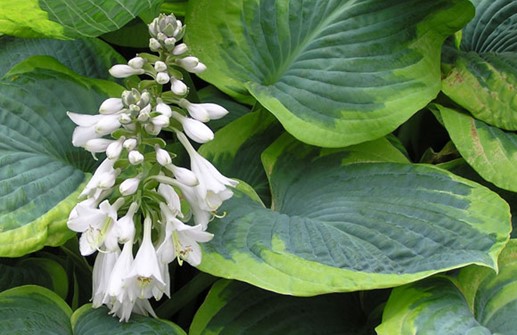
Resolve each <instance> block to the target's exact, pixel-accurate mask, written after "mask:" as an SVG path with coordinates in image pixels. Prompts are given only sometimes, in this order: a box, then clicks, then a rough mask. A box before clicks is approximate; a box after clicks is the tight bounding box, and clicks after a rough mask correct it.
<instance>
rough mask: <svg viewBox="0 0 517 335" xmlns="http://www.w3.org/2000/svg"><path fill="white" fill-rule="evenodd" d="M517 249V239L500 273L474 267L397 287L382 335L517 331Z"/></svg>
mask: <svg viewBox="0 0 517 335" xmlns="http://www.w3.org/2000/svg"><path fill="white" fill-rule="evenodd" d="M516 252H517V243H516V242H515V241H514V240H512V241H511V242H510V243H509V244H508V246H507V247H506V248H505V249H504V251H503V253H502V254H501V257H500V258H499V273H498V274H496V273H495V272H494V271H492V270H490V269H487V268H481V267H478V266H470V267H467V268H465V269H462V270H461V271H460V273H459V275H458V277H457V278H456V277H438V278H432V279H427V280H425V281H422V282H419V283H415V284H411V285H407V286H403V287H400V288H396V289H394V290H393V293H392V294H391V296H390V299H389V300H388V303H387V305H386V308H385V310H384V315H383V323H382V324H381V325H380V326H379V327H377V329H376V330H377V332H378V334H380V335H384V334H385V335H391V334H400V335H406V334H407V335H409V334H447V335H464V334H480V335H481V334H487V335H490V334H501V335H506V334H508V335H509V334H515V330H516V329H517V319H516V318H515V312H516V311H517V294H516V292H517V291H516V290H515V287H516V286H517V280H516V278H517V257H516V255H517V253H516Z"/></svg>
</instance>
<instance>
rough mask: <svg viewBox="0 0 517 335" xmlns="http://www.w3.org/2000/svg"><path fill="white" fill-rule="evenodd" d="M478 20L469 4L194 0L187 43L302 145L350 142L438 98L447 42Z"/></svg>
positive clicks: (213, 74)
mask: <svg viewBox="0 0 517 335" xmlns="http://www.w3.org/2000/svg"><path fill="white" fill-rule="evenodd" d="M472 16H473V8H472V5H471V4H470V2H469V1H466V0H437V1H426V0H405V1H400V0H389V1H386V0H366V1H360V2H357V1H352V0H347V1H340V0H331V1H318V0H311V1H274V0H239V1H232V2H228V1H216V0H191V1H189V11H188V13H187V18H186V20H187V26H188V27H189V28H188V32H187V42H188V43H189V45H190V46H191V47H192V50H193V53H194V54H196V56H198V57H199V58H200V59H201V61H202V62H204V63H206V64H207V66H208V70H207V71H206V72H204V73H203V74H201V77H202V78H203V79H205V80H207V81H209V82H211V83H212V84H214V85H216V86H217V87H218V88H219V89H221V90H223V91H224V92H226V93H228V94H230V95H232V96H234V97H236V98H238V99H241V100H244V101H247V102H253V99H252V98H251V97H250V95H251V96H252V97H253V98H255V99H257V100H258V101H259V102H260V103H261V104H262V105H263V106H264V107H265V108H267V109H268V110H269V111H270V112H271V113H273V114H274V115H275V116H276V117H277V118H278V120H279V121H280V122H281V123H282V125H283V126H284V127H285V128H286V130H287V131H288V132H289V133H291V134H292V135H294V136H295V137H296V138H298V139H300V140H301V141H304V142H306V143H309V144H314V145H319V146H327V147H342V146H346V145H351V144H355V143H360V142H364V141H368V140H373V139H376V138H379V137H382V136H384V135H386V134H387V133H389V132H391V131H393V130H394V129H395V128H397V127H398V126H399V125H401V124H402V123H403V122H404V121H406V120H407V119H408V118H409V117H410V116H411V115H412V114H414V113H416V112H417V111H418V110H419V109H421V108H422V107H424V106H425V105H426V104H427V103H428V102H429V101H431V100H432V99H433V98H434V97H436V95H437V93H438V92H439V90H440V49H441V45H442V42H443V40H444V39H445V37H446V36H448V35H450V34H452V33H453V32H455V31H456V30H458V29H460V28H461V27H462V26H463V25H464V24H465V23H466V22H468V20H469V19H471V18H472Z"/></svg>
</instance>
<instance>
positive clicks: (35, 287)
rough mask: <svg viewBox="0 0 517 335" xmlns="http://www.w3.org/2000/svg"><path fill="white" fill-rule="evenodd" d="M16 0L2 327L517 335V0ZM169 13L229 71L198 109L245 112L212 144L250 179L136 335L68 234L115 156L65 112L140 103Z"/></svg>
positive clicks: (201, 96)
mask: <svg viewBox="0 0 517 335" xmlns="http://www.w3.org/2000/svg"><path fill="white" fill-rule="evenodd" d="M0 5H1V6H0V22H1V23H2V24H1V25H0V26H1V28H0V32H1V33H2V34H3V35H2V36H1V37H0V45H1V48H0V54H1V57H0V75H1V76H2V78H1V80H0V120H1V121H0V256H1V257H3V258H2V259H1V261H0V268H1V270H0V290H1V291H2V292H1V293H0V300H1V303H0V310H1V312H0V317H1V318H2V321H1V322H0V331H1V332H2V333H3V334H8V333H26V334H30V333H34V332H41V331H42V330H43V329H48V330H51V333H52V334H61V333H62V334H71V333H72V332H73V333H74V334H103V333H106V334H129V333H143V332H148V333H150V334H185V333H187V332H188V333H189V334H220V333H221V334H223V333H224V334H241V333H245V334H299V333H301V332H302V333H304V334H311V333H313V334H372V333H378V334H466V333H469V334H470V333H472V334H474V333H476V334H491V333H500V334H513V333H515V329H516V326H517V325H516V322H517V321H515V318H514V317H513V315H514V312H515V310H516V308H517V296H516V294H515V290H514V289H513V287H514V286H515V285H517V281H516V279H515V278H516V277H515V271H517V270H516V269H517V267H516V265H515V264H516V257H515V255H516V252H515V250H514V249H515V248H516V246H515V242H514V241H513V240H512V239H511V238H510V237H511V236H510V234H511V230H512V225H511V222H512V215H511V213H512V212H513V210H514V208H516V207H515V200H516V197H515V192H517V181H516V178H517V177H516V176H517V174H516V173H515V169H516V166H517V164H516V163H517V162H516V160H517V154H516V152H517V139H516V137H515V136H516V135H515V130H517V121H516V120H517V117H516V116H515V115H516V113H515V111H516V109H517V99H516V95H515V89H516V82H517V57H516V56H517V55H516V53H517V3H515V2H514V1H511V0H495V1H488V0H472V1H467V0H447V1H446V0H435V1H429V0H404V1H400V0H387V1H386V0H384V1H381V0H361V1H352V0H347V1H333V0H329V1H325V2H322V1H294V0H293V1H272V0H238V1H231V2H229V1H222V0H189V1H161V0H147V1H129V0H126V1H111V0H105V1H103V2H100V3H94V2H92V1H85V0H80V1H75V2H68V1H62V0H45V1H36V0H30V1H25V2H23V3H17V2H13V1H7V0H1V1H0ZM159 12H166V13H170V12H174V13H175V14H176V15H178V16H179V17H180V18H182V19H183V20H184V21H185V22H186V24H187V26H188V28H187V36H186V42H187V43H188V44H189V46H190V47H191V49H192V53H193V54H194V55H196V56H197V57H199V58H200V59H201V61H202V62H203V63H205V64H206V65H207V66H208V70H207V71H206V72H205V73H203V74H202V75H201V76H200V78H191V83H192V88H191V93H190V96H189V99H190V100H196V101H203V102H216V103H219V104H221V105H223V106H225V107H226V108H227V109H228V110H230V112H231V113H230V115H229V116H228V117H227V118H225V119H224V120H218V121H216V122H213V124H211V126H212V127H213V128H214V129H218V132H217V134H216V139H215V140H214V141H213V142H211V143H209V144H206V145H204V146H202V147H201V148H200V149H199V150H200V152H201V153H202V154H203V155H204V156H205V157H207V158H208V159H210V160H211V161H212V162H214V164H215V165H216V166H217V167H218V168H219V169H220V170H221V172H222V173H224V174H225V175H228V176H230V177H234V178H237V179H240V180H242V183H241V184H240V185H241V186H239V189H238V190H236V192H235V193H236V194H235V196H234V197H233V198H232V199H231V200H229V201H227V202H226V203H225V204H224V211H225V212H226V213H227V215H226V216H225V217H223V218H220V219H216V220H214V221H213V222H212V223H211V226H210V228H209V229H210V231H211V232H212V233H214V234H215V238H214V240H213V241H211V242H210V243H208V244H207V245H206V246H204V249H203V252H204V254H203V262H202V264H201V265H200V266H199V268H198V269H193V268H189V267H188V265H184V266H183V267H181V268H180V267H179V266H177V265H173V266H171V268H170V271H171V274H172V275H173V278H174V283H173V284H174V287H173V289H172V291H173V292H174V294H173V296H172V298H171V299H170V300H167V301H160V302H158V303H156V304H155V308H156V311H157V313H158V315H159V316H160V319H151V318H146V317H138V316H135V317H132V319H131V321H130V322H128V323H122V324H121V323H119V322H118V321H117V320H115V319H113V318H111V317H110V316H108V315H107V312H106V311H105V310H103V309H96V310H93V309H91V308H90V306H89V305H88V300H89V298H90V295H91V292H90V290H91V288H90V287H91V279H90V278H91V264H92V261H93V259H89V258H87V259H84V258H82V257H81V256H79V253H78V250H77V249H78V248H77V239H76V237H75V236H74V234H72V233H71V232H70V231H68V229H67V227H66V220H67V217H68V213H69V211H70V209H71V208H72V207H73V206H74V205H75V203H76V199H77V195H78V192H79V190H80V189H81V188H82V186H83V185H84V182H86V180H87V179H88V178H89V176H90V173H91V172H92V171H93V170H94V169H95V163H96V162H95V161H94V160H93V159H92V158H91V157H90V156H89V155H88V154H87V153H85V152H84V151H83V150H79V149H76V148H74V147H73V146H72V145H71V132H72V130H73V124H72V122H70V121H69V120H68V119H67V117H66V111H68V110H70V111H74V112H77V113H89V114H93V113H95V112H96V110H97V109H98V106H99V104H100V103H101V102H102V101H103V99H105V98H106V97H108V96H116V95H118V94H120V92H121V91H122V89H123V84H124V83H123V82H120V81H118V82H117V81H113V80H112V79H110V78H109V77H108V71H107V70H108V69H109V68H110V67H111V66H112V65H113V64H115V63H124V62H125V60H124V59H128V58H130V57H133V56H134V54H135V53H138V52H142V51H145V49H146V46H147V43H148V41H147V38H148V37H147V31H146V29H147V28H146V25H145V23H148V22H150V21H151V20H152V18H153V17H154V16H155V15H156V14H157V13H159ZM220 278H222V279H220ZM20 311H23V313H21V312H20Z"/></svg>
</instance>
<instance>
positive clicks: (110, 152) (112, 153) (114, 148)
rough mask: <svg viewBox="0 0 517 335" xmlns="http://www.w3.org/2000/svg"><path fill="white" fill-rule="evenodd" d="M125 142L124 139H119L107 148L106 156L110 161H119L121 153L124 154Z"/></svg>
mask: <svg viewBox="0 0 517 335" xmlns="http://www.w3.org/2000/svg"><path fill="white" fill-rule="evenodd" d="M123 142H124V137H121V138H119V139H118V140H116V141H113V142H112V143H110V145H108V147H107V148H106V156H107V157H108V159H115V160H116V159H118V158H119V157H120V153H121V152H122V143H123Z"/></svg>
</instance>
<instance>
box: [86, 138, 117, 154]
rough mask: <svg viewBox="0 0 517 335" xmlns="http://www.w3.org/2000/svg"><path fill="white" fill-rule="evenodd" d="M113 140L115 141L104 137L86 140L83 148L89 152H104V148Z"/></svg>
mask: <svg viewBox="0 0 517 335" xmlns="http://www.w3.org/2000/svg"><path fill="white" fill-rule="evenodd" d="M114 142H115V141H113V140H108V139H105V138H94V139H91V140H88V141H87V142H86V144H85V145H84V148H85V149H86V150H88V151H89V152H91V153H97V152H104V151H106V148H108V146H109V145H110V144H112V143H114Z"/></svg>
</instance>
